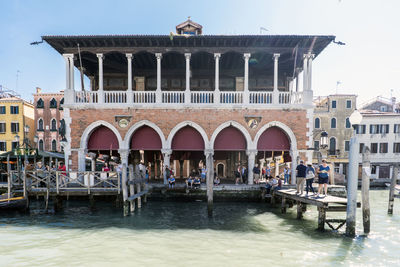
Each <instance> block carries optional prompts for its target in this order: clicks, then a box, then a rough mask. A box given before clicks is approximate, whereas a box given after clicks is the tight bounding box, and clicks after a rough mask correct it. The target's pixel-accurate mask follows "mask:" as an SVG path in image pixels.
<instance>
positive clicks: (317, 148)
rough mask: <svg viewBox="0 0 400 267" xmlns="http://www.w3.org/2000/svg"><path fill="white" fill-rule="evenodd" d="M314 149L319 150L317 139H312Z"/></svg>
mask: <svg viewBox="0 0 400 267" xmlns="http://www.w3.org/2000/svg"><path fill="white" fill-rule="evenodd" d="M314 149H315V150H319V141H317V140H315V141H314Z"/></svg>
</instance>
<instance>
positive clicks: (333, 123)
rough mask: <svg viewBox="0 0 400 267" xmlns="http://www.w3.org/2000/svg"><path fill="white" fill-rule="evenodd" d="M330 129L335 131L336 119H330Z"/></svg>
mask: <svg viewBox="0 0 400 267" xmlns="http://www.w3.org/2000/svg"><path fill="white" fill-rule="evenodd" d="M331 128H332V129H335V128H336V119H335V118H332V119H331Z"/></svg>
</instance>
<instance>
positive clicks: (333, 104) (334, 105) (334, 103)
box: [332, 100, 336, 108]
mask: <svg viewBox="0 0 400 267" xmlns="http://www.w3.org/2000/svg"><path fill="white" fill-rule="evenodd" d="M332 108H336V100H332Z"/></svg>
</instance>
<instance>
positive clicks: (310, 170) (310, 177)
mask: <svg viewBox="0 0 400 267" xmlns="http://www.w3.org/2000/svg"><path fill="white" fill-rule="evenodd" d="M314 178H315V170H314V167H313V166H312V165H311V163H308V164H307V170H306V197H307V196H308V190H310V191H311V192H313V195H315V192H314V188H313V186H312V184H313V182H314Z"/></svg>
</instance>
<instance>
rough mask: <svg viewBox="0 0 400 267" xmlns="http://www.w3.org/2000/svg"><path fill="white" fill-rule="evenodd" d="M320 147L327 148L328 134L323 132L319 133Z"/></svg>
mask: <svg viewBox="0 0 400 267" xmlns="http://www.w3.org/2000/svg"><path fill="white" fill-rule="evenodd" d="M320 147H321V148H322V149H326V148H327V147H328V133H327V132H325V131H323V132H322V133H321V140H320Z"/></svg>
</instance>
